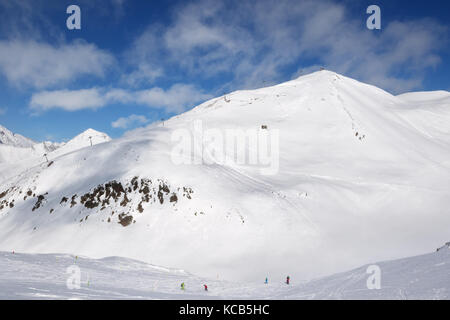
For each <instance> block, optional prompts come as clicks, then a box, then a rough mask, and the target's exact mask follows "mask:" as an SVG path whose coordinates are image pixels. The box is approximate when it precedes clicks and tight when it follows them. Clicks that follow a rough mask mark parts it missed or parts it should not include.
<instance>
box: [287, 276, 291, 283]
mask: <svg viewBox="0 0 450 320" xmlns="http://www.w3.org/2000/svg"><path fill="white" fill-rule="evenodd" d="M289 280H291V278H290V277H289V276H287V278H286V284H289Z"/></svg>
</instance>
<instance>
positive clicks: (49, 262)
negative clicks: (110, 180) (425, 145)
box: [0, 247, 450, 300]
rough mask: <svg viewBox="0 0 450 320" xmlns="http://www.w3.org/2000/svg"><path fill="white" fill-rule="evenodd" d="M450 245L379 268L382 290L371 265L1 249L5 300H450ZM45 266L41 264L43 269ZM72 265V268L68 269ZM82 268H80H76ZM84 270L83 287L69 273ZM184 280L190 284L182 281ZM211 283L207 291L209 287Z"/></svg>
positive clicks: (382, 263) (382, 264) (81, 276)
mask: <svg viewBox="0 0 450 320" xmlns="http://www.w3.org/2000/svg"><path fill="white" fill-rule="evenodd" d="M449 264H450V250H449V249H448V247H446V249H445V250H444V249H442V250H440V251H439V252H436V253H432V254H426V255H421V256H416V257H410V258H405V259H401V260H393V261H385V262H379V263H376V264H375V265H373V266H376V267H375V268H378V269H377V270H379V271H380V272H379V275H380V278H379V279H380V281H379V287H378V288H379V289H369V287H368V286H367V282H368V279H369V277H371V276H372V274H370V273H369V274H368V273H367V270H369V271H370V270H372V268H373V267H372V268H369V266H368V265H367V266H363V267H360V268H357V269H354V270H351V271H347V272H344V273H340V274H336V275H332V276H327V277H324V278H320V279H316V280H313V281H307V282H305V281H302V280H301V279H297V278H291V284H290V285H289V286H287V285H286V284H285V283H283V281H281V280H279V279H273V278H269V279H268V280H269V281H268V284H264V283H263V281H264V278H263V279H259V281H257V282H249V281H246V282H245V283H244V284H243V283H242V282H228V281H223V280H221V279H208V278H205V277H198V276H196V275H193V274H191V273H188V272H186V271H183V270H178V269H171V268H166V267H158V266H154V265H149V264H147V263H144V262H140V261H136V260H130V259H125V258H119V257H108V258H103V259H100V260H93V259H89V258H87V257H75V256H73V255H63V254H45V255H44V254H23V253H17V252H16V253H14V254H13V253H12V252H0V268H1V270H2V272H1V273H0V283H1V284H2V290H1V291H0V298H1V299H233V300H234V299H277V300H278V299H352V300H354V299H396V300H407V299H411V300H415V299H429V300H435V299H450V277H449V272H448V266H449ZM36 265H39V268H36ZM68 271H69V272H68ZM78 271H79V273H77V272H78ZM76 274H79V276H80V278H79V279H80V282H79V286H80V287H79V288H78V289H75V288H73V287H68V286H67V282H69V283H70V284H71V285H74V284H77V283H78V282H76V281H69V280H70V279H69V277H73V276H74V275H76ZM181 283H185V290H183V291H182V290H180V284H181ZM204 284H206V285H207V286H208V291H205V290H204V289H203V285H204Z"/></svg>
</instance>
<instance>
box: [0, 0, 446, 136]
mask: <svg viewBox="0 0 450 320" xmlns="http://www.w3.org/2000/svg"><path fill="white" fill-rule="evenodd" d="M71 4H76V5H78V6H79V7H80V8H81V30H68V29H67V27H66V19H67V17H68V16H69V15H68V14H66V8H67V7H68V6H69V5H71ZM371 4H376V5H378V6H379V7H380V8H381V30H368V29H367V28H366V19H367V17H368V16H369V15H368V14H366V8H367V7H368V6H369V5H371ZM448 12H450V2H449V1H445V0H442V1H439V0H430V1H406V0H405V1H403V0H395V1H394V0H389V1H365V0H361V1H360V0H358V1H350V0H342V1H330V0H278V1H269V0H258V1H242V0H241V1H206V0H194V1H164V2H162V1H138V0H102V1H100V0H82V1H76V0H72V1H64V0H32V1H31V0H29V1H27V0H23V1H15V0H0V124H2V125H4V126H5V127H7V128H9V129H10V130H12V131H14V132H17V133H20V134H23V135H25V136H28V137H30V138H33V139H35V140H37V141H41V140H53V141H62V140H67V139H69V138H71V137H73V136H74V135H76V134H78V133H80V132H81V131H83V130H85V129H87V128H94V129H97V130H100V131H104V132H106V133H108V134H109V135H111V136H112V137H119V136H121V135H122V134H123V133H124V132H125V131H126V130H130V129H133V128H135V127H138V126H143V125H146V124H149V123H151V122H154V121H158V120H160V119H162V118H168V117H170V116H172V115H175V114H178V113H181V112H183V111H185V110H189V109H190V108H192V107H193V106H195V105H197V104H198V103H200V102H203V101H205V100H207V99H209V98H212V97H214V96H219V95H222V94H224V93H227V92H230V91H234V90H238V89H250V88H256V87H261V86H266V85H269V84H275V83H279V82H283V81H287V80H290V79H292V78H295V77H297V76H299V75H300V74H304V73H309V72H312V71H315V70H318V68H319V67H320V66H325V67H326V68H327V69H330V70H333V71H336V72H339V73H342V74H344V75H347V76H350V77H353V78H356V79H358V80H361V81H364V82H368V83H371V84H374V85H377V86H379V87H381V88H383V89H385V90H388V91H390V92H391V93H394V94H397V93H402V92H406V91H417V90H449V89H450V77H449V76H448V75H449V74H450V63H449V61H450V44H449V36H448V32H449V24H450V23H449V22H448Z"/></svg>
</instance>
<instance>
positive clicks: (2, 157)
mask: <svg viewBox="0 0 450 320" xmlns="http://www.w3.org/2000/svg"><path fill="white" fill-rule="evenodd" d="M89 137H91V138H89ZM91 140H92V144H93V145H95V144H99V143H103V142H108V141H110V140H111V138H110V137H109V136H108V135H107V134H105V133H102V132H98V131H96V130H93V129H88V130H86V131H84V132H83V133H81V134H79V135H78V136H76V137H74V138H73V139H71V140H70V141H68V142H61V143H58V142H51V141H44V142H39V143H36V142H33V144H32V145H31V146H28V147H18V146H15V145H2V144H0V183H1V182H2V181H3V180H6V179H7V178H11V177H13V176H16V175H17V174H19V173H21V172H22V171H24V170H25V169H27V168H29V167H33V166H35V165H37V164H39V163H41V162H43V161H46V160H45V157H44V155H45V154H46V155H47V158H48V159H49V161H51V159H52V158H56V157H58V156H60V155H62V154H65V153H69V152H72V151H75V150H78V149H81V148H85V147H88V146H90V145H91Z"/></svg>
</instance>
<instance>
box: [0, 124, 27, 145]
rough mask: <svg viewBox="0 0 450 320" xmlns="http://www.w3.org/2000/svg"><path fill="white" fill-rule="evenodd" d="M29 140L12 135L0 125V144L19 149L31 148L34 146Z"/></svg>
mask: <svg viewBox="0 0 450 320" xmlns="http://www.w3.org/2000/svg"><path fill="white" fill-rule="evenodd" d="M35 143H36V142H34V141H33V140H31V139H28V138H25V137H24V136H21V135H20V134H17V133H12V132H11V131H9V130H8V129H6V128H5V127H3V126H1V125H0V144H6V145H10V146H14V147H19V148H27V147H31V146H33V145H34V144H35Z"/></svg>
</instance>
